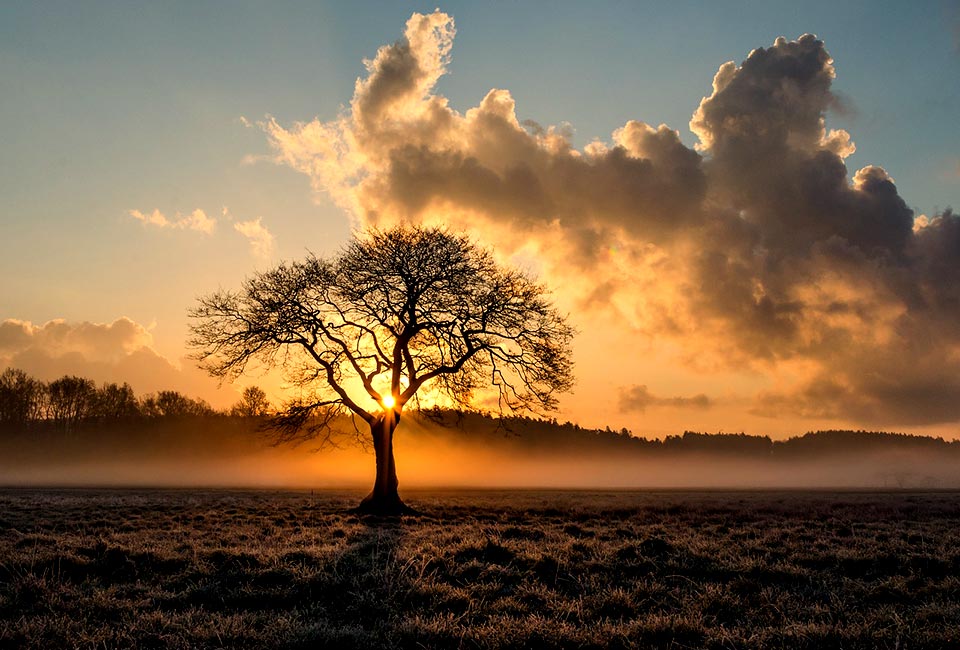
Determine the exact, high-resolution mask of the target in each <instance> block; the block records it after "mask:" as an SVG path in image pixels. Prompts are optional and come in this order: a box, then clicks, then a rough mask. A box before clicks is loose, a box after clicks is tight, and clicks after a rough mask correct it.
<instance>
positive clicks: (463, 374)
mask: <svg viewBox="0 0 960 650" xmlns="http://www.w3.org/2000/svg"><path fill="white" fill-rule="evenodd" d="M546 293H547V292H546V289H545V288H544V287H543V286H542V285H540V284H538V283H536V282H534V281H533V280H532V279H531V278H530V277H529V276H527V275H526V274H525V273H522V272H520V271H517V270H513V269H507V268H503V267H502V266H500V265H498V264H497V263H496V261H495V260H494V258H493V255H492V254H491V253H490V252H489V251H487V250H485V249H483V248H481V247H479V246H477V245H476V244H474V243H473V242H472V241H470V239H469V238H468V237H466V236H465V235H460V234H453V233H451V232H449V231H447V230H445V229H442V228H426V227H418V226H398V227H395V228H391V229H388V230H370V231H367V232H365V233H362V234H359V235H356V236H354V237H353V239H352V240H351V241H350V242H349V243H348V244H347V245H346V247H345V248H344V249H343V250H342V251H341V252H340V253H339V254H337V255H335V256H334V257H332V258H330V259H321V258H317V257H315V256H313V255H310V256H308V257H307V258H306V259H305V260H303V261H297V262H291V263H288V264H283V265H281V266H279V267H277V268H275V269H273V270H270V271H266V272H263V273H257V274H255V275H254V276H253V277H251V278H249V279H247V280H246V281H245V283H244V285H243V288H242V290H241V291H239V292H232V291H218V292H216V293H213V294H210V295H207V296H204V297H202V298H200V299H199V305H198V306H197V307H196V308H195V309H193V310H192V311H191V317H192V319H193V321H192V324H191V331H192V334H193V336H192V338H191V340H190V345H191V346H192V347H193V348H194V349H195V350H196V351H197V352H196V354H195V357H196V358H197V359H198V360H199V361H200V362H201V364H202V366H203V367H205V368H206V370H207V371H208V372H210V374H212V375H214V376H216V377H221V378H226V379H237V378H239V377H240V376H241V375H242V374H243V373H244V371H245V370H246V368H247V366H248V364H250V363H251V362H253V361H257V362H259V363H262V364H264V365H265V366H267V367H273V366H280V367H282V368H283V369H284V370H285V371H286V373H287V375H288V378H289V379H290V380H291V381H292V382H294V383H295V385H296V386H298V387H299V389H300V392H301V395H300V396H299V397H297V398H296V399H294V400H291V401H290V402H288V403H287V404H285V405H284V406H283V407H282V408H281V409H279V410H278V413H277V415H276V416H275V417H274V419H273V425H274V431H275V434H276V439H277V440H278V441H301V440H306V439H311V438H315V437H317V436H323V435H329V433H330V431H331V429H330V425H331V422H332V420H333V418H335V417H337V416H338V415H352V416H355V417H357V418H359V419H360V420H362V421H363V422H365V423H366V425H367V426H368V427H369V430H370V436H371V439H372V443H373V448H374V452H375V456H376V479H375V482H374V487H373V489H372V491H371V492H370V494H369V495H368V496H367V497H366V498H365V499H364V500H363V501H362V502H361V504H360V507H359V510H360V511H361V512H368V513H376V514H400V513H404V512H409V508H407V507H406V506H405V505H404V503H403V501H402V500H401V499H400V496H399V493H398V489H397V488H398V480H397V472H396V464H395V461H394V455H393V440H394V433H395V429H396V426H397V424H399V422H400V419H401V416H402V414H403V411H404V408H405V407H406V405H407V404H408V403H410V402H411V400H418V399H419V397H418V395H422V392H426V391H432V393H433V396H435V397H437V398H439V397H440V396H442V397H443V398H445V399H446V400H448V401H449V402H450V403H451V404H453V405H456V406H463V407H469V406H471V405H472V404H473V402H474V400H475V398H476V396H477V393H478V392H479V391H481V390H484V389H492V391H493V394H494V395H495V397H496V402H497V405H498V408H499V410H500V412H501V413H503V412H524V411H527V412H531V411H532V412H540V411H545V410H552V409H555V407H556V397H555V394H556V393H557V392H561V391H566V390H569V389H570V388H571V386H572V383H573V378H572V369H573V364H572V361H571V351H570V343H571V340H572V337H573V334H574V332H573V329H572V328H571V327H570V326H569V325H568V324H567V323H566V321H565V319H564V317H563V316H561V315H560V314H559V312H557V310H556V309H555V308H554V307H553V305H552V304H551V302H550V301H549V300H547V298H546V297H545V296H546Z"/></svg>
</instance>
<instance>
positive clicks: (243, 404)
mask: <svg viewBox="0 0 960 650" xmlns="http://www.w3.org/2000/svg"><path fill="white" fill-rule="evenodd" d="M269 412H270V400H268V399H267V393H266V392H265V391H264V390H263V389H262V388H260V387H259V386H247V387H246V388H244V389H243V395H242V396H241V397H240V401H238V402H237V403H236V404H234V405H233V408H231V409H230V415H236V416H239V417H243V418H259V417H263V416H265V415H267V413H269Z"/></svg>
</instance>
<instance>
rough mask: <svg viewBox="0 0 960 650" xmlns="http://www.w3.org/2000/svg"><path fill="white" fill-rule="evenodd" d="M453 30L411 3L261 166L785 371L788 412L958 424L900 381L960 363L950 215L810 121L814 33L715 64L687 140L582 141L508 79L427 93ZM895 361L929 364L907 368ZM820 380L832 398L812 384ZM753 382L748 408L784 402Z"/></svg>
mask: <svg viewBox="0 0 960 650" xmlns="http://www.w3.org/2000/svg"><path fill="white" fill-rule="evenodd" d="M455 32H456V30H455V28H454V23H453V19H452V18H450V17H449V16H447V15H446V14H443V13H441V12H439V11H438V12H435V13H432V14H427V15H421V14H414V15H413V16H412V17H411V18H410V20H409V21H408V22H407V24H406V29H405V32H404V36H403V38H401V39H400V40H398V41H397V42H396V43H394V44H392V45H385V46H383V47H381V48H380V49H379V50H378V51H377V53H376V56H375V57H374V58H373V59H372V60H370V61H367V62H366V66H367V73H366V75H365V76H364V77H363V78H360V79H358V80H357V82H356V85H355V88H354V96H353V99H352V101H351V102H350V105H349V108H348V109H346V110H344V111H343V112H342V114H341V115H339V116H338V117H337V118H335V119H333V120H330V121H321V120H319V119H315V120H313V121H311V122H307V123H296V124H293V125H291V126H283V125H281V124H280V123H279V122H278V121H277V120H276V119H274V118H267V119H266V120H265V121H264V122H262V123H261V124H260V126H261V128H263V129H264V131H265V133H266V135H267V138H268V141H269V143H270V145H271V147H272V151H273V153H274V160H275V161H276V162H278V163H280V164H284V165H288V166H290V167H292V168H293V169H296V170H298V171H300V172H302V173H304V174H306V175H307V176H309V178H310V179H311V182H312V184H313V187H314V188H316V189H317V190H318V191H322V192H326V193H328V194H329V195H330V196H331V197H332V198H333V199H334V200H335V201H336V202H337V203H338V205H340V206H341V207H342V208H344V209H345V210H346V211H347V212H348V213H349V214H350V215H351V217H352V219H353V221H354V222H355V224H356V225H365V224H369V223H391V222H395V221H421V222H428V223H436V222H442V223H446V224H449V225H451V226H453V227H455V228H465V229H469V230H472V231H473V232H474V233H476V234H477V235H478V236H480V237H482V238H483V239H485V240H486V241H489V242H491V243H494V244H495V245H496V248H497V250H498V251H500V252H501V253H502V254H503V255H505V256H510V255H515V254H520V255H523V256H525V258H532V259H536V260H538V263H539V264H540V265H542V268H541V269H540V270H541V271H542V273H543V275H544V276H545V278H546V279H547V280H548V281H549V282H551V283H553V284H555V285H557V286H563V287H564V289H565V291H564V296H569V295H573V296H575V297H576V301H577V302H576V303H575V304H574V305H572V307H573V309H574V313H575V314H576V311H577V309H581V310H582V309H586V308H588V307H589V309H590V310H591V311H596V310H597V309H600V308H606V309H608V310H610V312H611V314H615V315H617V316H619V318H620V321H621V322H622V323H626V324H628V325H629V326H630V327H631V328H633V329H634V331H635V332H636V333H637V334H638V335H641V336H643V337H647V338H648V340H672V341H677V342H679V343H681V345H678V346H677V347H678V348H682V349H683V350H684V351H685V352H684V355H685V356H684V357H683V359H681V360H683V361H687V362H690V363H696V364H708V365H711V366H714V367H723V366H726V367H731V368H749V369H753V370H756V371H758V372H763V373H768V374H769V375H770V376H775V377H778V378H779V379H778V381H780V380H781V379H782V377H783V376H785V374H787V373H789V372H790V371H791V369H793V368H796V367H801V366H802V367H803V368H805V369H806V370H804V373H803V374H802V376H799V375H798V376H796V377H794V382H793V386H794V389H789V388H785V389H782V390H781V392H780V393H778V395H780V397H782V398H783V399H785V400H787V401H788V402H790V403H792V404H799V406H797V409H795V410H799V412H803V413H811V414H813V413H814V412H816V413H821V412H827V411H829V412H830V413H831V414H834V415H836V416H837V417H842V418H849V419H855V420H858V421H866V420H868V419H870V418H871V417H872V415H871V413H874V412H877V413H883V414H885V416H889V417H890V418H891V419H892V420H893V421H895V422H907V421H917V420H919V419H924V418H926V419H927V420H928V421H937V422H955V421H957V420H960V414H957V413H955V412H954V411H952V410H951V409H948V408H932V407H931V405H930V403H929V402H928V401H925V400H924V399H921V398H920V397H917V396H921V397H923V396H927V395H930V394H931V391H932V390H933V389H932V388H931V386H930V381H929V377H931V376H932V377H948V376H950V375H951V373H954V374H958V375H960V359H958V358H957V356H956V355H954V353H953V350H954V349H955V346H956V345H957V344H958V343H960V330H958V328H956V326H955V323H956V322H957V320H956V319H957V318H958V317H960V279H958V277H957V275H956V271H955V270H956V269H957V268H960V217H958V216H957V215H956V214H955V213H953V212H952V211H951V210H949V209H948V210H946V211H944V212H942V213H940V214H938V215H934V216H933V217H932V218H928V219H926V221H925V222H924V221H923V220H919V219H916V220H915V218H914V217H915V215H914V214H913V212H912V211H911V210H910V209H909V207H908V206H907V203H906V202H905V201H904V200H903V198H902V197H901V196H900V195H899V193H898V190H897V187H896V184H895V181H894V179H893V178H891V177H890V175H889V174H888V173H887V172H886V171H885V170H884V169H883V168H882V167H879V166H876V165H868V166H865V167H863V168H862V169H860V170H857V171H854V172H852V173H851V171H850V170H848V169H847V167H846V163H845V160H846V159H847V158H848V156H849V155H850V154H851V153H853V151H854V150H855V145H854V143H853V140H852V138H851V136H850V134H849V133H847V132H846V131H843V130H839V129H831V128H828V123H827V122H828V117H829V115H830V113H831V112H835V111H843V110H846V109H845V108H844V105H845V102H844V100H842V99H841V98H840V97H838V96H837V95H836V93H835V92H834V90H833V81H834V79H835V77H836V70H835V68H834V65H833V59H832V57H831V56H830V54H829V53H828V51H827V49H826V47H825V45H824V43H823V42H822V41H821V40H819V39H818V38H816V37H815V36H813V35H810V34H805V35H802V36H800V37H799V38H798V39H796V40H788V39H786V38H782V37H781V38H778V39H776V40H775V41H774V43H773V45H772V46H769V47H760V48H757V49H754V50H753V51H751V52H750V53H749V54H748V55H747V57H746V58H745V59H744V60H743V61H742V62H740V63H739V64H737V63H735V62H732V61H730V62H727V63H724V64H723V65H721V66H720V67H719V69H718V71H717V73H716V75H715V77H714V80H713V84H712V88H711V89H709V93H708V94H707V95H706V96H705V97H704V98H703V100H702V101H701V102H700V104H699V106H698V107H695V111H694V112H693V116H692V118H691V121H690V128H691V130H692V131H693V133H694V134H695V135H696V137H697V139H698V142H697V145H696V146H695V147H692V148H691V147H687V146H686V145H685V144H684V143H683V142H682V140H681V139H680V136H679V134H678V132H677V131H676V130H674V129H672V128H670V127H669V126H666V125H659V126H653V125H650V124H647V123H645V122H642V121H639V120H630V121H629V122H627V123H626V124H624V125H623V126H622V127H620V128H617V129H615V130H614V131H613V132H612V134H611V136H610V138H609V140H608V141H606V142H603V141H594V142H592V143H590V144H589V145H588V146H587V147H585V148H584V149H583V150H579V149H577V148H576V147H574V145H573V143H572V133H573V131H572V127H570V126H569V125H562V124H561V125H556V126H550V125H541V124H539V123H537V122H535V121H532V120H522V121H521V120H520V119H519V118H518V116H517V106H516V103H515V101H514V99H513V97H512V95H511V93H510V92H509V90H506V89H502V88H495V89H492V90H490V91H489V92H487V94H486V95H485V96H484V98H483V100H482V101H481V102H480V103H479V104H478V105H477V106H475V107H472V108H469V109H468V110H466V111H464V112H460V111H457V110H454V109H453V108H452V107H450V106H449V103H448V102H447V100H446V98H444V97H443V96H442V95H439V94H437V92H436V90H435V87H436V83H437V81H438V80H439V79H440V78H441V77H442V75H443V74H445V73H446V71H447V67H448V65H449V61H450V56H451V52H452V43H453V38H454V35H455ZM597 101H602V100H601V99H600V98H598V100H597ZM913 366H917V367H923V368H925V369H926V371H927V374H924V375H920V374H917V373H911V372H903V370H904V369H905V368H910V367H913ZM811 369H812V370H811ZM867 369H868V370H869V372H870V373H872V374H871V377H872V378H873V379H871V381H866V380H861V379H859V378H858V373H861V372H863V371H864V370H867ZM802 381H807V382H811V383H809V384H808V386H807V388H810V390H808V389H807V388H800V387H799V383H798V382H802ZM825 382H826V383H825ZM829 382H834V383H832V384H831V383H829ZM787 383H789V382H787ZM834 385H836V386H842V387H843V390H844V391H845V393H844V394H846V395H849V398H843V399H835V398H834V397H833V395H835V393H833V392H831V391H826V390H824V389H823V387H824V386H834ZM939 385H940V387H941V390H943V391H946V393H947V394H948V396H947V397H944V398H943V400H944V401H946V400H949V399H950V397H949V396H953V397H956V401H957V402H958V403H960V392H954V385H953V384H952V383H951V382H941V383H940V384H939ZM811 387H812V388H811ZM771 395H773V393H772V392H769V391H768V393H765V394H763V395H760V396H758V405H757V408H758V409H759V410H765V411H766V412H773V410H777V409H782V408H785V405H786V402H783V401H777V399H779V398H777V399H774V398H773V397H771ZM804 395H807V396H809V395H823V396H824V397H823V398H822V399H823V400H824V403H825V404H826V406H824V407H823V409H820V410H816V409H811V408H809V407H805V406H803V404H804V403H808V402H809V399H807V398H806V397H804ZM828 398H829V399H828ZM804 400H806V402H805V401H804ZM877 400H882V401H883V405H884V408H883V409H880V410H877V409H876V404H877V403H878V402H877ZM937 403H940V402H937ZM944 403H945V402H944ZM871 404H872V405H874V406H873V407H870V406H869V405H871ZM894 404H896V405H898V406H896V407H894V406H891V405H894ZM764 405H766V406H764ZM771 405H776V406H777V409H773V408H772V406H771ZM870 409H873V410H870Z"/></svg>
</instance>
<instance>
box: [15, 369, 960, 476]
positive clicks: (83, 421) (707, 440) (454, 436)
mask: <svg viewBox="0 0 960 650" xmlns="http://www.w3.org/2000/svg"><path fill="white" fill-rule="evenodd" d="M272 413H273V408H272V406H271V405H270V403H269V402H268V400H267V397H266V393H264V391H263V390H262V389H260V388H258V387H256V386H251V387H248V388H247V389H245V390H244V392H243V395H242V397H241V399H240V400H239V401H238V402H237V403H236V404H234V405H233V406H232V407H231V408H229V409H221V410H217V409H214V408H212V407H211V406H210V405H209V404H208V403H207V402H205V401H204V400H201V399H193V398H190V397H188V396H186V395H183V394H181V393H178V392H177V391H173V390H165V391H159V392H157V393H151V394H147V395H143V396H137V395H136V394H135V393H134V391H133V389H132V388H131V387H130V385H129V384H126V383H124V384H115V383H104V384H101V385H100V386H97V385H96V384H95V383H94V382H93V381H91V380H90V379H85V378H82V377H75V376H65V377H61V378H60V379H57V380H55V381H51V382H43V381H39V380H37V379H34V378H32V377H30V376H29V375H27V374H26V373H25V372H23V371H22V370H17V369H12V368H8V369H6V370H4V371H3V372H2V373H0V429H2V430H5V431H8V432H12V431H18V432H21V433H28V432H30V431H31V430H35V431H37V432H38V433H39V432H41V431H42V432H46V433H48V434H56V432H57V431H61V432H69V433H72V434H82V437H83V438H84V439H85V440H89V441H91V442H93V441H94V440H96V439H98V438H103V442H107V441H108V440H110V441H113V440H116V439H118V438H119V437H121V436H124V437H126V439H127V440H128V441H130V442H133V439H139V438H141V437H142V436H141V435H138V433H139V434H142V435H150V436H155V435H161V436H163V435H166V436H174V438H177V437H181V436H182V437H189V438H192V437H193V436H194V434H195V433H196V432H197V431H199V430H201V429H202V430H204V431H207V432H212V431H214V430H215V431H218V432H219V434H218V435H220V436H225V435H229V432H230V426H231V425H230V424H229V422H226V421H223V420H224V419H225V418H227V417H234V418H237V417H240V418H257V419H261V420H262V423H266V422H268V416H269V415H271V414H272ZM406 417H407V418H408V419H412V420H414V421H417V422H419V423H420V424H421V425H422V427H420V428H419V432H418V430H417V429H413V430H410V429H408V431H407V433H405V434H403V435H411V436H417V435H421V436H437V437H442V438H443V439H444V440H448V441H451V442H456V443H462V444H471V443H472V444H480V445H483V446H488V447H493V448H496V447H500V448H504V449H505V450H506V449H507V448H509V449H513V450H516V451H523V452H530V453H544V454H551V453H568V452H577V453H587V454H589V453H596V454H615V455H631V456H632V455H646V454H660V453H667V454H669V453H684V454H689V453H692V454H703V455H709V456H723V455H730V456H736V457H738V458H754V459H764V458H766V459H786V458H799V457H805V456H823V455H843V454H850V453H854V454H855V453H870V452H876V451H891V450H894V451H896V450H903V451H908V450H912V451H927V452H934V453H946V454H950V455H960V441H951V442H948V441H945V440H944V439H943V438H939V437H937V438H934V437H930V436H918V435H908V434H904V433H888V432H881V431H841V430H829V431H812V432H808V433H806V434H804V435H801V436H795V437H792V438H788V439H786V440H773V439H772V438H771V437H770V436H766V435H748V434H745V433H701V432H696V431H684V432H683V434H681V435H670V436H667V437H666V438H664V439H663V440H660V439H648V438H643V437H638V436H635V435H633V433H632V432H631V431H630V430H628V429H626V428H622V429H619V430H613V429H611V428H610V427H605V428H603V429H589V428H584V427H581V426H580V425H577V424H574V423H573V422H564V423H560V422H558V421H557V420H556V419H547V418H536V417H523V416H508V417H501V416H498V415H495V414H491V413H486V412H479V411H454V410H449V409H439V408H433V409H427V410H424V411H420V412H415V411H414V412H408V414H407V416H406ZM182 420H190V421H192V422H193V425H191V426H187V427H184V426H182V425H181V424H178V423H177V422H179V421H182ZM214 421H218V422H217V424H216V425H214ZM164 422H169V423H170V424H171V425H172V426H166V425H164ZM204 423H205V424H204ZM255 424H256V423H255V422H254V423H253V424H250V425H249V426H246V427H244V431H245V432H249V431H251V430H252V429H251V427H253V428H256V426H255ZM335 426H336V427H337V428H340V429H342V430H343V431H344V432H346V433H347V434H349V435H355V433H356V430H355V428H354V427H353V426H352V424H351V423H350V422H349V420H348V419H346V418H343V419H342V421H338V422H337V423H335ZM157 427H160V428H159V429H158V428H157ZM178 432H180V433H178ZM261 433H264V432H263V431H261ZM262 437H263V439H265V440H268V441H269V440H270V436H269V432H266V434H265V435H264V436H262Z"/></svg>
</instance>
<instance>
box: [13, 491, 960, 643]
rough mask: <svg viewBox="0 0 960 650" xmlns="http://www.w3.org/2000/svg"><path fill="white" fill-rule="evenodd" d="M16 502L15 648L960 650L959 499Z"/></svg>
mask: <svg viewBox="0 0 960 650" xmlns="http://www.w3.org/2000/svg"><path fill="white" fill-rule="evenodd" d="M405 494H406V498H407V500H408V502H409V503H411V504H412V505H414V506H415V507H417V508H418V509H419V510H420V511H421V512H422V513H424V514H423V516H421V517H417V518H404V519H400V520H396V519H395V520H389V519H386V520H379V519H364V518H359V517H357V516H355V515H353V514H350V513H349V512H348V508H349V507H350V506H351V505H354V504H355V503H356V501H357V499H358V497H359V496H360V495H359V494H356V493H350V492H329V491H324V492H317V493H316V494H312V493H310V492H267V491H217V490H37V489H30V490H27V489H7V490H2V491H0V648H115V647H138V648H269V647H276V648H324V647H329V648H364V649H370V648H393V647H414V648H527V647H530V648H540V647H548V648H549V647H556V648H599V647H623V648H633V647H641V648H643V647H646V648H716V649H718V650H719V649H721V648H847V649H850V648H871V649H872V648H891V649H893V648H897V649H915V648H917V649H918V648H957V647H960V494H957V493H951V492H889V493H882V492H841V493H837V492H712V493H709V492H538V491H520V492H493V491H482V492H481V491H476V492H468V491H449V492H440V491H431V492H427V491H408V492H406V493H405Z"/></svg>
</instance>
